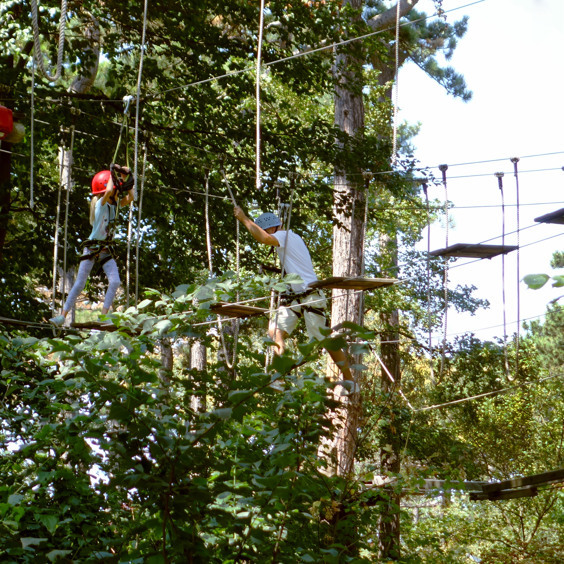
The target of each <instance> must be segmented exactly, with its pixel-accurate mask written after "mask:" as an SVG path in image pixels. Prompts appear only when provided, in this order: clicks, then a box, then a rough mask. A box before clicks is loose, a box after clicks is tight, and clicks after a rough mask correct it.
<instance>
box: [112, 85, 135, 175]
mask: <svg viewBox="0 0 564 564" xmlns="http://www.w3.org/2000/svg"><path fill="white" fill-rule="evenodd" d="M131 100H133V96H124V97H123V103H124V104H125V108H124V110H123V120H122V122H121V127H120V129H119V138H118V142H117V145H116V150H115V151H114V157H113V159H112V163H115V162H116V161H117V156H118V153H119V149H120V147H121V140H122V138H123V131H124V129H125V166H127V167H129V150H128V149H129V104H130V103H131ZM136 126H137V124H136Z"/></svg>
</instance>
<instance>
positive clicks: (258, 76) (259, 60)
mask: <svg viewBox="0 0 564 564" xmlns="http://www.w3.org/2000/svg"><path fill="white" fill-rule="evenodd" d="M263 29H264V0H260V16H259V36H258V45H257V67H256V105H257V124H256V137H257V143H256V179H255V184H256V188H257V190H260V146H261V137H260V120H261V115H260V110H261V107H260V79H261V65H262V35H263Z"/></svg>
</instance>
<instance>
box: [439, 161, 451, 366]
mask: <svg viewBox="0 0 564 564" xmlns="http://www.w3.org/2000/svg"><path fill="white" fill-rule="evenodd" d="M439 170H440V171H441V173H442V175H443V186H444V188H445V208H444V209H445V228H446V232H445V247H446V248H448V234H449V233H448V232H449V222H450V217H449V213H448V211H449V207H448V187H447V177H446V171H447V170H448V165H446V164H442V165H439ZM443 272H444V273H443V289H444V300H445V309H444V316H443V341H442V343H441V368H440V374H441V376H442V374H443V370H444V364H445V349H446V341H447V328H448V257H445V259H444V271H443Z"/></svg>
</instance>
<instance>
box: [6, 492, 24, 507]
mask: <svg viewBox="0 0 564 564" xmlns="http://www.w3.org/2000/svg"><path fill="white" fill-rule="evenodd" d="M23 498H24V496H23V495H21V494H12V495H11V496H9V497H8V503H9V504H10V505H19V504H20V502H21V500H22V499H23Z"/></svg>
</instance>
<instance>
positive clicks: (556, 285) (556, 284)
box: [552, 274, 564, 288]
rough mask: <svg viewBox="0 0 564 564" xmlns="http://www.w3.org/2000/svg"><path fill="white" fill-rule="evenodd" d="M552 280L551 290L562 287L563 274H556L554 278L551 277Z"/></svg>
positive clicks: (563, 282) (563, 284)
mask: <svg viewBox="0 0 564 564" xmlns="http://www.w3.org/2000/svg"><path fill="white" fill-rule="evenodd" d="M552 279H553V280H554V282H553V283H552V287H553V288H562V287H564V274H557V275H556V276H553V277H552Z"/></svg>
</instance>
